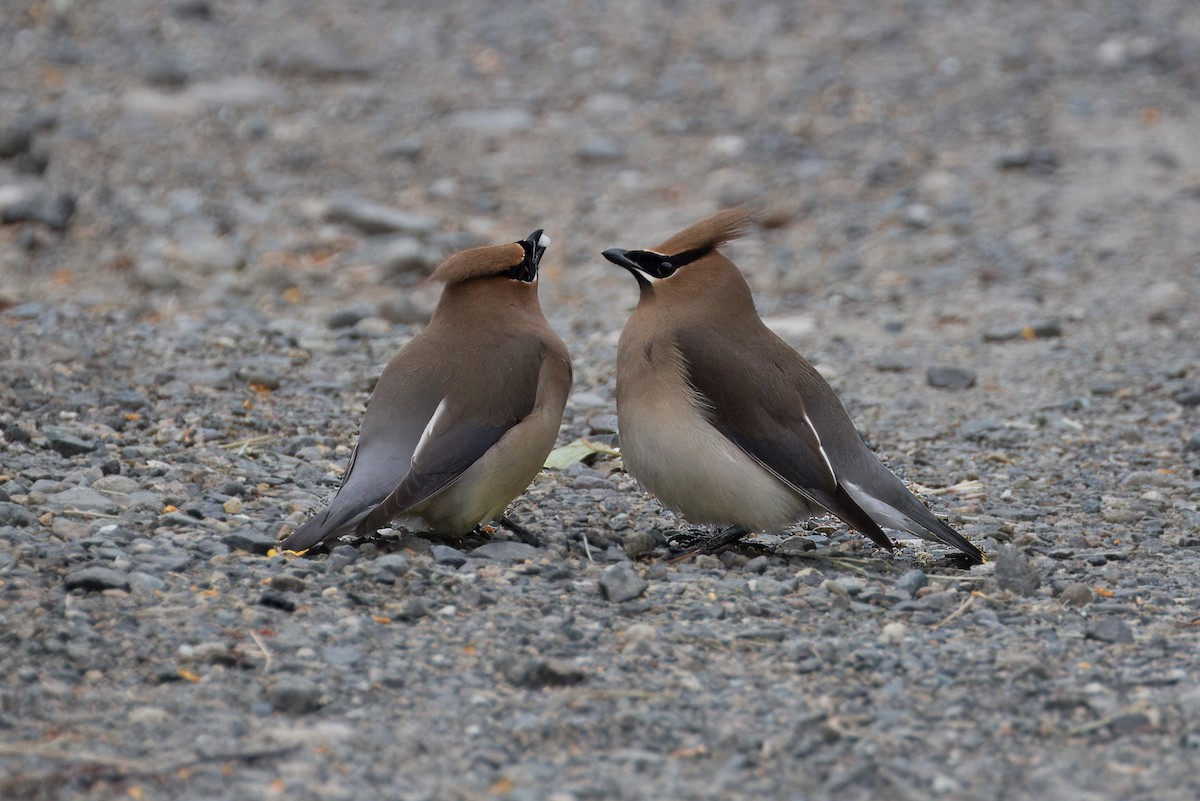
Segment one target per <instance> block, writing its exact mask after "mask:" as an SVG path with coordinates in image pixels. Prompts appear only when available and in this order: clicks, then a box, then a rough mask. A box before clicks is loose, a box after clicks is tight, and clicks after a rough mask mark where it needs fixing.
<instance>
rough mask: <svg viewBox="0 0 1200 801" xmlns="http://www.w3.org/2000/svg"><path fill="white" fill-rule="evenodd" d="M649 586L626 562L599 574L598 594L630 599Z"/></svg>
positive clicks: (620, 599) (611, 598) (616, 600)
mask: <svg viewBox="0 0 1200 801" xmlns="http://www.w3.org/2000/svg"><path fill="white" fill-rule="evenodd" d="M714 561H715V560H714ZM649 586H650V584H649V582H647V581H646V580H645V579H644V578H642V577H641V576H639V575H638V573H637V571H636V570H635V569H634V568H633V566H632V565H631V564H629V563H628V562H619V563H617V564H615V565H611V566H609V567H606V568H605V569H604V572H603V573H601V574H600V594H601V595H602V596H604V597H605V598H607V599H608V600H609V601H612V602H613V603H618V604H619V603H624V602H625V601H632V600H633V599H634V598H637V597H639V596H640V595H641V594H642V593H644V592H645V591H646V588H647V587H649Z"/></svg>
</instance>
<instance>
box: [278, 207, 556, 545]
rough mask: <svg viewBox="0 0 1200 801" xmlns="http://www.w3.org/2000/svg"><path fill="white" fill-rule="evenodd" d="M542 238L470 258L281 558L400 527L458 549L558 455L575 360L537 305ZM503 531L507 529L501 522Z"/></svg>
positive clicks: (453, 263) (377, 396)
mask: <svg viewBox="0 0 1200 801" xmlns="http://www.w3.org/2000/svg"><path fill="white" fill-rule="evenodd" d="M549 244H550V238H549V237H548V236H546V234H545V233H544V232H543V231H542V230H540V229H539V230H536V231H534V232H533V233H532V234H530V235H529V236H528V237H527V238H525V239H523V240H521V241H519V242H515V243H512V244H507V245H496V246H490V247H478V248H472V249H470V250H464V251H460V252H458V253H455V254H453V255H451V256H450V257H449V258H447V259H446V260H445V261H444V262H442V263H441V264H440V265H439V266H438V267H437V269H436V270H434V272H433V274H432V275H431V276H430V278H429V280H430V281H437V282H441V283H442V284H443V285H444V286H443V289H442V294H441V297H440V298H439V300H438V304H437V307H436V308H435V310H434V313H433V317H432V319H431V320H430V322H429V325H428V326H427V327H426V328H425V329H423V330H422V331H421V332H420V333H418V334H417V335H416V336H414V337H413V338H412V339H411V340H410V341H409V342H408V343H407V344H406V345H405V346H404V347H403V348H402V349H401V350H400V351H399V352H398V353H397V354H396V355H395V356H394V357H393V358H392V359H391V361H390V362H389V363H388V364H387V366H386V367H385V368H384V370H383V373H382V374H381V375H380V377H379V381H378V382H377V383H376V385H375V388H374V390H373V391H372V393H371V397H370V400H369V401H368V404H367V410H366V413H365V414H364V416H363V420H362V426H361V429H360V432H359V437H358V443H357V445H356V446H355V448H354V451H353V452H352V454H351V456H350V463H349V466H348V467H347V469H346V472H345V475H344V479H343V481H342V484H341V486H340V487H339V488H338V490H337V493H336V494H335V495H334V496H333V498H332V499H331V501H330V502H329V505H328V506H327V507H326V508H325V509H324V510H323V511H320V512H318V513H317V514H315V515H313V516H312V517H310V518H309V519H308V520H307V521H305V522H304V523H303V524H302V525H301V526H300V527H299V528H297V529H296V530H295V532H293V533H292V534H291V535H290V536H288V537H287V538H286V539H285V540H284V541H283V542H282V543H280V549H281V550H286V551H296V552H303V551H305V550H307V549H310V548H313V547H315V546H316V545H318V544H319V543H321V542H324V541H326V540H330V539H332V538H335V537H339V536H342V535H345V534H352V533H353V534H358V535H364V534H370V533H372V532H374V531H376V530H378V529H380V528H382V527H384V526H386V525H388V524H390V523H391V522H392V521H394V520H396V519H397V518H401V519H403V520H404V521H405V522H406V523H407V522H413V523H418V524H419V523H422V522H423V523H424V524H425V525H427V526H428V527H429V528H430V529H432V532H433V533H434V534H436V535H438V536H439V537H441V538H443V539H449V540H454V539H456V538H460V537H462V536H463V535H465V534H467V533H470V532H471V531H472V530H474V529H475V527H476V526H478V525H480V524H482V523H486V522H488V521H491V520H495V519H496V518H498V517H500V516H501V515H502V514H503V513H504V510H505V509H506V507H507V506H508V504H509V503H510V502H511V501H512V500H513V499H514V498H516V497H517V496H518V495H520V494H521V493H522V492H524V491H525V488H526V487H528V486H529V484H530V483H531V482H532V481H533V479H534V477H535V476H536V475H537V473H538V471H539V470H541V468H542V465H543V463H544V462H545V460H546V456H547V455H548V454H549V452H550V449H551V448H553V447H554V442H555V440H556V439H557V438H558V432H559V426H560V425H561V423H562V416H563V409H564V408H565V406H566V402H567V394H568V392H569V391H570V387H571V381H572V371H571V359H570V355H569V354H568V352H567V347H566V345H565V344H564V343H563V341H562V339H561V338H560V337H559V336H558V334H556V333H555V332H554V330H553V329H552V328H551V327H550V324H549V323H548V322H547V321H546V318H545V316H544V315H543V314H542V309H541V305H540V304H539V303H538V295H537V278H538V264H539V262H540V261H541V258H542V254H543V253H544V252H545V250H546V248H547V246H548V245H549ZM505 520H506V521H507V519H506V518H505Z"/></svg>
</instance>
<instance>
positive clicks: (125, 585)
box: [66, 565, 129, 592]
mask: <svg viewBox="0 0 1200 801" xmlns="http://www.w3.org/2000/svg"><path fill="white" fill-rule="evenodd" d="M66 586H67V591H68V592H70V591H71V590H83V591H84V592H101V591H103V590H126V591H128V590H129V578H128V577H127V576H126V575H125V574H124V573H122V572H121V571H119V570H114V569H113V568H111V567H104V566H102V565H91V566H89V567H85V568H82V569H81V570H76V571H74V572H71V573H68V574H67V578H66Z"/></svg>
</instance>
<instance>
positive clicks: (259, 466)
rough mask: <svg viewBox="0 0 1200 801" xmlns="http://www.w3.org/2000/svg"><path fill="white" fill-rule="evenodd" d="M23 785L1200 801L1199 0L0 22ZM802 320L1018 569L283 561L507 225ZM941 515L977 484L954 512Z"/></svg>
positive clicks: (607, 313) (1, 304)
mask: <svg viewBox="0 0 1200 801" xmlns="http://www.w3.org/2000/svg"><path fill="white" fill-rule="evenodd" d="M0 76H2V77H0V222H2V224H0V375H3V381H2V382H0V619H2V620H3V626H2V627H0V676H3V679H0V796H2V797H4V798H14V799H19V798H73V799H107V798H143V797H144V798H158V797H163V798H180V799H192V798H194V799H226V798H227V799H245V798H274V797H281V796H286V797H289V798H298V799H305V798H314V799H315V798H320V799H340V798H345V799H360V798H376V797H378V798H389V799H396V798H399V799H476V798H491V797H495V798H504V799H514V801H516V800H520V801H525V800H526V799H542V798H544V799H555V800H556V801H568V800H570V799H578V800H579V801H583V799H616V798H637V799H661V798H679V799H684V798H687V799H692V798H695V799H704V798H728V797H764V798H795V797H804V798H814V799H824V798H830V799H833V798H836V799H838V800H839V801H854V799H874V798H896V799H907V798H912V799H917V798H920V799H925V798H930V797H937V798H955V799H968V798H969V799H1004V798H1015V797H1022V798H1043V799H1072V801H1074V800H1076V799H1088V800H1090V799H1106V798H1124V799H1156V800H1157V799H1189V800H1190V799H1194V798H1196V797H1197V796H1198V795H1200V779H1197V775H1198V774H1197V772H1196V770H1195V764H1196V760H1197V754H1198V753H1200V752H1198V751H1197V749H1200V657H1197V654H1198V653H1200V593H1198V592H1197V590H1196V585H1197V582H1196V576H1197V575H1200V511H1198V508H1197V503H1198V500H1197V499H1198V498H1200V445H1198V444H1197V443H1200V408H1198V401H1197V399H1200V350H1198V348H1197V342H1200V228H1198V227H1197V226H1196V224H1195V221H1196V219H1197V218H1198V217H1197V215H1200V140H1198V139H1197V138H1196V136H1195V131H1196V130H1200V112H1198V111H1197V109H1200V102H1198V101H1200V9H1198V7H1197V6H1196V5H1195V4H1194V3H1186V2H1173V1H1172V0H1167V1H1166V2H1161V3H1155V4H1150V5H1146V6H1140V7H1138V9H1137V11H1136V13H1135V12H1134V11H1132V10H1130V7H1129V6H1128V5H1127V4H1122V3H1116V2H1091V3H1085V4H1082V5H1080V4H1077V3H1066V2H1047V3H1038V4H1024V5H1017V6H1012V5H1006V4H994V3H985V2H981V1H980V0H970V1H969V2H965V3H961V4H957V5H946V4H938V3H925V4H911V3H910V4H887V5H884V6H882V7H881V6H879V5H878V4H868V3H863V2H851V3H849V4H846V3H828V2H815V3H804V4H787V3H767V2H758V1H757V0H754V1H752V2H742V3H737V4H723V5H721V4H695V5H694V6H691V5H689V6H681V5H679V4H666V5H662V4H653V3H646V2H639V1H638V0H629V1H628V2H621V3H616V4H572V5H571V6H570V7H564V6H562V5H561V4H553V3H541V2H529V3H517V4H514V3H496V4H472V3H459V2H449V3H440V4H397V3H387V2H369V3H365V4H353V3H345V2H337V3H318V4H310V3H299V2H285V1H284V0H265V2H255V3H250V2H244V0H226V1H224V2H211V0H186V2H172V3H152V2H148V0H114V1H113V2H109V3H104V4H89V3H83V2H79V1H78V0H55V2H42V0H30V1H29V2H26V3H17V4H16V5H15V6H13V5H11V4H10V7H9V8H6V11H5V13H4V14H3V15H0ZM736 203H750V204H754V205H756V206H758V207H760V208H761V209H762V210H763V216H762V225H761V226H760V227H759V228H757V229H756V230H754V231H753V232H752V233H751V235H750V236H748V237H747V238H746V239H745V240H742V241H739V242H737V243H735V244H733V245H731V246H730V247H729V252H730V254H731V255H732V256H733V257H734V258H735V260H737V261H738V263H739V264H740V265H741V266H742V267H743V268H744V270H745V272H746V273H747V275H748V277H749V279H750V281H751V283H752V285H753V287H754V288H755V290H756V293H757V297H758V301H759V305H760V309H761V310H762V312H763V314H764V317H766V318H767V319H768V320H769V322H770V323H771V324H772V325H773V326H774V327H775V328H776V330H778V331H780V333H781V335H783V336H784V337H785V338H786V339H788V340H789V341H790V342H792V343H793V344H794V345H796V346H797V347H798V348H799V349H800V350H801V351H803V352H804V353H806V354H807V355H808V356H810V358H812V359H813V360H814V361H815V362H816V363H817V364H818V366H819V368H820V369H821V370H822V372H823V373H825V375H826V376H827V377H828V378H829V380H830V381H831V382H832V383H833V384H834V386H835V387H836V388H837V389H838V391H839V392H840V393H841V395H842V398H843V399H844V401H845V403H846V405H847V406H848V408H849V409H850V410H851V413H852V415H853V416H854V418H855V420H856V421H857V423H858V424H859V426H860V428H861V430H862V431H863V433H864V434H865V435H866V436H867V438H868V440H869V441H870V442H871V444H872V446H873V447H875V448H876V449H877V450H878V451H879V453H880V455H881V456H882V457H883V458H884V459H885V460H886V461H888V462H889V463H890V464H892V465H893V466H895V467H896V468H897V470H898V471H899V472H900V473H901V474H902V475H903V476H905V477H906V478H908V479H909V480H912V481H915V482H919V484H920V491H921V492H922V493H923V494H924V497H925V498H926V499H927V500H928V501H929V502H930V503H931V505H932V506H933V507H934V508H935V509H936V510H937V511H938V512H939V513H942V514H945V515H947V516H948V518H949V519H950V520H951V522H953V523H954V524H955V525H957V526H959V527H960V528H961V529H962V530H963V531H964V532H965V533H966V534H967V535H968V536H969V537H971V538H972V539H973V540H974V541H976V542H978V543H980V544H981V545H982V546H983V547H985V548H986V549H987V550H988V551H989V553H991V554H992V556H993V561H991V562H990V563H988V564H987V565H983V566H980V567H976V568H973V569H971V570H963V569H962V568H961V566H960V565H959V563H957V562H956V561H955V560H953V559H952V558H949V555H948V554H947V553H945V552H944V551H942V550H939V549H936V548H933V547H932V546H928V545H927V544H925V543H921V542H906V543H905V546H906V547H905V548H904V549H902V550H901V551H900V552H898V553H897V554H895V555H886V554H881V553H878V552H876V551H874V550H873V549H872V548H871V547H870V546H869V544H868V543H866V542H865V541H863V540H862V539H861V538H860V537H858V536H857V535H855V534H853V533H850V532H847V531H846V530H845V529H844V528H843V527H842V526H840V525H836V524H834V523H832V522H831V521H829V520H817V521H813V522H812V523H810V524H808V525H806V526H798V527H796V529H795V530H794V531H793V532H790V535H789V536H786V537H778V536H776V537H769V536H765V535H764V536H761V537H759V538H757V539H756V540H755V541H753V542H751V543H749V544H747V545H746V546H744V547H741V548H739V549H737V550H735V551H729V552H726V553H723V554H719V555H717V556H700V557H697V558H695V559H692V560H690V561H685V562H679V563H676V564H667V563H666V561H665V560H664V557H666V556H667V555H669V553H670V552H671V548H672V547H674V546H673V545H672V543H676V544H678V543H679V542H680V541H681V540H682V539H686V538H687V537H689V536H690V537H693V538H694V532H691V531H689V530H688V529H687V528H686V526H685V525H684V524H683V523H682V522H681V521H678V520H676V519H674V518H673V517H672V516H671V515H670V514H669V513H666V512H664V511H663V510H662V509H661V508H660V507H659V506H658V505H657V504H656V503H655V502H654V501H653V500H651V499H648V498H646V497H644V496H643V495H642V494H641V493H640V492H639V491H638V490H637V487H636V485H635V484H634V482H633V481H632V480H631V479H629V477H628V476H626V475H625V474H624V473H623V472H622V471H621V470H620V462H619V459H616V458H614V457H611V456H607V455H600V456H598V457H596V458H594V459H591V460H589V462H588V463H587V464H575V465H572V466H570V467H566V468H564V469H561V470H555V471H547V472H546V473H544V474H543V475H542V476H540V477H539V479H538V480H537V482H536V483H535V484H534V486H533V487H532V488H531V489H530V491H529V492H528V494H527V495H526V496H525V497H523V498H522V499H520V500H519V501H517V502H516V503H515V504H514V506H513V508H512V510H511V513H512V515H513V517H514V518H515V519H517V520H518V521H520V522H521V523H522V524H523V525H525V526H526V527H528V528H529V529H530V530H532V531H533V532H535V533H536V534H537V535H538V537H539V539H540V543H539V544H538V545H537V546H531V545H529V544H527V543H522V542H516V541H514V540H512V539H510V537H509V535H508V534H507V533H506V532H505V531H504V530H502V529H500V530H498V531H497V532H496V533H495V535H494V536H493V537H491V538H490V539H488V538H477V539H473V540H470V541H467V542H462V543H438V544H431V543H430V542H429V541H427V540H424V539H421V538H419V537H416V536H413V535H412V534H410V533H407V532H399V533H385V534H382V535H380V536H377V537H372V538H370V539H368V540H365V541H356V542H351V543H342V544H337V545H335V546H334V547H332V548H330V549H329V550H328V551H327V552H324V553H321V554H317V555H315V556H314V557H313V558H307V559H304V558H302V559H293V558H288V557H284V556H278V555H268V554H269V552H270V549H271V546H272V544H273V542H274V541H275V537H276V535H277V534H278V533H279V531H280V529H281V528H282V527H283V526H284V525H294V524H295V523H296V522H297V521H299V520H301V519H303V516H304V515H305V514H306V513H307V512H308V511H309V510H310V509H312V508H313V506H314V505H316V504H318V503H320V502H321V500H322V499H323V498H325V497H327V496H328V494H329V493H330V492H331V491H332V489H333V488H334V487H335V486H336V485H337V481H338V478H339V473H340V471H341V469H342V468H343V467H344V465H345V463H346V460H347V458H348V456H349V452H350V447H351V446H352V444H353V441H354V436H355V431H356V427H357V422H358V419H359V417H360V415H361V412H362V409H363V405H364V403H365V401H366V398H367V396H368V393H369V390H370V387H371V385H372V383H373V381H374V379H375V377H377V375H378V373H379V371H380V370H381V369H382V365H383V364H384V362H385V361H386V360H387V358H388V357H389V356H390V354H391V353H393V352H394V351H395V350H396V349H397V348H399V347H400V346H401V345H402V344H403V343H404V342H405V341H406V340H407V338H408V337H409V336H411V335H412V333H413V332H414V331H415V330H416V329H417V327H419V326H420V325H421V324H422V322H423V321H424V320H425V319H426V318H427V316H428V314H429V310H430V309H431V308H432V303H433V302H434V301H435V300H436V288H434V289H432V290H431V288H429V287H426V286H423V285H421V281H422V279H423V278H424V277H425V275H427V274H428V272H429V270H430V269H431V268H432V267H433V266H434V265H436V264H437V262H438V261H439V260H440V259H441V258H442V257H443V256H444V255H445V254H447V253H449V252H451V251H453V250H455V249H457V248H461V247H465V246H469V245H473V244H478V243H486V242H504V241H514V240H516V239H518V238H520V237H522V236H524V235H526V234H527V233H528V232H529V231H530V230H532V229H533V228H537V227H544V228H545V229H546V230H547V232H548V233H549V234H550V235H551V237H552V238H553V240H554V245H553V246H552V247H551V249H550V251H549V252H548V254H547V257H546V259H545V261H544V262H543V278H542V282H541V293H542V298H543V304H544V306H545V308H546V310H547V314H548V316H549V317H550V319H551V321H552V323H553V324H554V325H555V326H556V327H557V329H558V330H559V331H560V332H561V333H562V334H563V336H564V338H565V339H566V340H567V342H568V344H569V345H570V346H571V350H572V353H573V356H574V359H575V367H576V384H575V387H574V391H573V394H572V397H571V401H570V404H569V406H568V409H567V414H566V419H565V420H564V427H563V433H562V438H561V443H567V442H570V441H572V440H574V439H576V438H577V437H580V436H586V437H589V438H593V439H595V440H596V441H600V442H604V441H610V440H611V438H612V435H613V433H614V428H615V420H614V418H613V402H612V392H613V362H614V355H615V347H616V337H617V333H618V332H619V330H620V326H621V324H622V322H623V320H624V318H625V315H626V314H627V312H628V310H629V309H630V308H631V306H632V304H633V303H634V301H635V296H636V293H635V287H634V286H633V283H632V282H631V281H630V280H629V279H628V276H627V275H625V274H624V273H623V272H622V271H619V270H615V269H613V268H612V267H611V266H609V265H608V264H607V263H606V262H604V261H603V260H602V259H600V258H599V257H598V252H599V251H600V250H601V249H603V248H606V247H611V246H625V247H638V246H643V247H644V246H650V245H652V244H654V243H655V242H657V241H658V240H660V239H661V238H663V237H665V236H666V235H667V234H669V233H671V232H673V231H675V230H677V229H678V228H680V227H682V226H683V225H686V224H687V223H689V222H691V221H693V220H694V219H696V218H698V217H699V216H701V215H703V214H706V213H709V212H711V211H713V210H715V209H717V208H720V207H724V206H728V205H732V204H736ZM939 488H940V489H939Z"/></svg>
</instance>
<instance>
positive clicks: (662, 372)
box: [604, 209, 984, 562]
mask: <svg viewBox="0 0 1200 801" xmlns="http://www.w3.org/2000/svg"><path fill="white" fill-rule="evenodd" d="M750 218H751V215H750V213H749V212H748V211H746V210H745V209H732V210H728V211H723V212H720V213H718V214H715V215H713V216H711V217H708V218H706V219H704V220H701V221H700V222H698V223H696V224H695V225H693V226H691V227H690V228H687V229H685V230H683V231H681V232H679V233H677V234H675V235H674V236H672V237H671V238H670V239H668V240H667V241H665V242H663V243H662V244H661V245H659V246H658V247H656V248H654V249H653V250H621V249H619V248H614V249H612V250H606V251H604V257H605V258H606V259H608V260H609V261H611V262H612V263H613V264H616V265H619V266H621V267H624V268H625V269H627V270H629V272H631V273H632V274H633V277H634V278H636V279H637V282H638V285H639V286H640V288H641V297H640V299H639V301H638V305H637V309H635V310H634V312H633V314H632V315H630V317H629V320H628V322H626V324H625V330H624V331H622V332H621V339H620V344H619V345H618V349H617V426H618V428H619V430H620V441H621V454H622V456H623V458H624V461H625V466H626V467H627V468H628V470H629V472H630V473H631V474H632V475H633V476H634V477H635V478H637V479H638V481H640V482H641V484H642V485H643V486H644V487H645V488H646V489H647V490H649V491H650V492H652V493H654V494H655V495H656V496H658V498H659V500H661V501H662V502H663V504H665V505H666V506H668V507H669V508H671V509H673V510H675V511H676V512H679V513H680V514H682V515H683V516H684V517H686V518H687V519H688V520H689V521H691V522H693V523H713V524H722V525H729V526H731V528H730V529H729V530H728V531H726V532H723V533H722V534H720V535H718V536H717V537H716V538H715V539H714V541H713V542H714V543H716V542H719V543H721V544H726V543H730V542H734V541H736V540H737V539H738V538H740V537H741V536H742V535H744V534H746V533H748V532H749V531H759V530H764V529H766V530H778V529H781V528H784V527H786V526H788V525H790V524H791V523H793V522H795V521H796V520H798V519H802V518H807V517H812V516H813V515H815V514H821V513H822V510H825V511H828V512H831V513H832V514H834V515H836V516H837V517H839V518H841V519H842V520H843V521H844V522H845V523H846V524H847V525H849V526H852V527H853V528H855V529H856V530H858V531H859V532H860V533H862V534H865V535H866V536H868V537H870V538H871V540H873V541H874V542H875V543H876V544H878V545H879V546H880V547H883V548H888V549H892V548H894V547H895V545H894V544H893V543H892V541H891V539H889V538H888V535H887V534H885V533H884V532H883V530H882V528H881V526H887V527H888V528H892V529H896V530H901V531H907V532H910V533H912V534H915V535H917V536H918V537H922V538H924V539H927V540H931V541H934V542H942V543H945V544H947V545H952V546H954V547H955V548H958V549H959V550H961V551H962V552H963V553H965V554H966V555H967V557H968V558H970V559H971V560H972V561H974V562H982V561H984V556H983V553H982V552H981V551H980V550H979V549H978V548H976V547H975V546H974V545H972V544H971V543H970V542H968V541H967V540H966V539H965V538H963V536H962V535H961V534H959V533H958V532H957V531H955V530H954V529H952V528H950V526H948V525H946V524H945V523H943V522H942V521H941V520H938V519H937V518H936V517H934V516H933V514H932V513H931V512H930V511H929V510H928V509H927V508H925V506H924V505H923V504H922V503H921V502H920V501H919V500H917V498H916V497H914V496H913V494H912V493H911V492H909V491H908V489H907V488H906V487H905V486H904V484H903V483H902V482H901V481H900V479H898V478H896V476H895V475H893V474H892V472H891V471H890V470H888V469H887V468H886V467H884V466H883V464H882V463H881V462H880V461H879V459H878V458H877V457H876V456H875V454H874V453H873V452H872V451H871V450H870V449H869V448H868V447H867V446H866V444H865V443H864V442H863V440H862V438H861V437H860V436H859V435H858V432H857V431H856V430H855V428H854V423H852V422H851V421H850V417H849V415H847V414H846V410H845V409H844V408H843V407H842V404H841V403H840V402H839V401H838V398H837V395H835V394H834V391H833V388H832V387H830V386H829V384H827V383H826V382H825V379H823V378H822V377H821V375H820V374H819V373H818V372H817V371H816V370H815V369H814V368H813V366H812V365H811V364H809V363H808V361H806V360H805V359H804V358H803V357H802V356H800V355H799V354H798V353H796V352H795V351H794V350H792V348H791V347H790V346H788V344H787V343H785V342H784V341H783V340H782V339H780V338H779V337H778V336H776V335H775V333H774V332H773V331H771V330H770V329H769V328H767V326H766V325H765V324H764V323H763V321H762V320H761V319H760V318H759V316H758V313H757V312H756V311H755V308H754V300H753V298H752V297H751V295H750V287H749V285H748V284H747V283H746V279H745V278H744V277H742V274H741V273H740V272H739V271H738V269H737V267H736V266H735V265H734V264H733V262H731V261H730V260H729V259H727V258H725V256H723V255H721V254H720V253H719V252H718V251H717V248H718V247H719V246H720V245H722V244H724V243H725V242H728V241H729V240H731V239H735V238H737V237H738V236H740V235H741V234H742V233H743V231H744V229H745V227H746V226H747V224H748V223H749V221H750Z"/></svg>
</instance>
